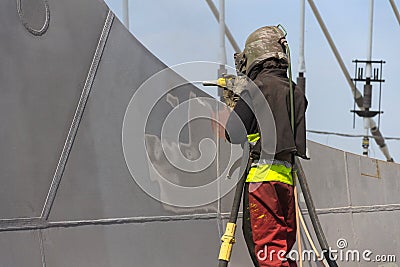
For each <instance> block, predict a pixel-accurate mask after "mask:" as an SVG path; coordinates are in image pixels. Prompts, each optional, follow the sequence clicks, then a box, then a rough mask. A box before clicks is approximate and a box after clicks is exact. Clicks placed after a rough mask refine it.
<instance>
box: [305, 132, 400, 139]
mask: <svg viewBox="0 0 400 267" xmlns="http://www.w3.org/2000/svg"><path fill="white" fill-rule="evenodd" d="M307 132H308V133H313V134H324V135H336V136H341V137H364V136H365V135H364V134H346V133H337V132H327V131H315V130H307ZM367 137H368V138H375V137H374V136H372V135H368V136H367ZM384 138H385V140H394V141H400V137H384Z"/></svg>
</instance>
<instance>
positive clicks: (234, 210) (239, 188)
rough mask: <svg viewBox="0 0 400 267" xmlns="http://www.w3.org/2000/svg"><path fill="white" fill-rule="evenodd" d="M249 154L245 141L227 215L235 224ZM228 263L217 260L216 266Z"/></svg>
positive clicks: (221, 266)
mask: <svg viewBox="0 0 400 267" xmlns="http://www.w3.org/2000/svg"><path fill="white" fill-rule="evenodd" d="M249 155H250V147H249V144H248V143H247V144H245V146H244V150H243V157H242V164H241V168H240V172H239V173H240V174H242V176H241V177H240V179H239V181H238V183H237V185H236V189H235V197H234V198H233V203H232V209H231V214H230V217H229V223H234V224H236V221H237V218H238V214H239V208H240V202H241V199H242V194H243V188H244V183H245V182H246V177H247V173H248V171H249V169H250V168H251V164H252V160H251V157H250V156H249ZM244 167H245V168H244ZM228 263H229V262H228V261H225V260H219V262H218V267H227V266H228Z"/></svg>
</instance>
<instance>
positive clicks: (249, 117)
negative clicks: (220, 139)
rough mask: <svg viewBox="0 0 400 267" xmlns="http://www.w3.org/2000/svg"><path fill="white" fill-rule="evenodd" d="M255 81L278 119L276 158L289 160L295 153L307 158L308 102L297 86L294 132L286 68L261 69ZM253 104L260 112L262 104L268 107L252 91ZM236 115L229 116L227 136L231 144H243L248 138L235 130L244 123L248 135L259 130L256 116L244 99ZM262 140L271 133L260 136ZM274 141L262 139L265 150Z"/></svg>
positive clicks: (274, 117) (237, 106)
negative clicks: (293, 129)
mask: <svg viewBox="0 0 400 267" xmlns="http://www.w3.org/2000/svg"><path fill="white" fill-rule="evenodd" d="M253 76H255V77H254V79H253V82H254V83H255V85H257V87H258V88H259V89H260V90H261V92H262V95H264V97H265V98H266V100H267V102H268V104H269V106H270V109H271V111H272V115H273V119H274V120H275V128H276V147H275V158H276V159H282V160H289V159H290V155H291V154H292V153H296V154H297V155H298V156H300V157H302V158H307V157H306V124H305V111H306V108H307V99H306V97H305V95H304V94H303V92H302V91H301V90H300V88H299V87H298V86H296V84H294V83H293V88H294V100H295V103H294V106H295V134H293V132H292V127H291V121H290V106H291V105H290V89H289V79H288V78H287V70H286V69H269V68H263V69H261V70H260V71H259V72H258V73H257V74H256V75H253ZM249 94H250V98H251V101H252V105H253V107H254V108H255V110H257V108H258V107H260V105H265V100H262V101H261V100H260V99H258V98H257V97H255V94H254V92H253V93H252V90H249ZM234 112H236V114H237V115H238V116H236V115H235V116H233V115H232V114H231V115H230V116H229V118H228V121H227V124H226V131H225V135H226V138H227V139H228V141H230V142H231V143H236V144H241V143H244V142H245V141H246V138H247V137H246V135H245V134H243V132H239V131H236V130H235V129H238V127H240V124H243V125H244V127H245V128H246V131H247V134H252V133H256V132H258V131H259V129H258V128H259V127H258V123H257V120H256V117H255V115H254V113H253V112H252V110H251V109H250V108H249V106H248V105H247V104H246V103H245V101H244V100H243V99H242V98H241V99H240V100H239V101H238V102H237V104H236V106H235V108H234ZM261 135H262V136H263V137H265V136H268V134H263V133H262V134H261ZM268 142H271V140H262V147H263V149H264V148H265V147H266V144H267V143H268Z"/></svg>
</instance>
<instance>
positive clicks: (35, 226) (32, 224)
mask: <svg viewBox="0 0 400 267" xmlns="http://www.w3.org/2000/svg"><path fill="white" fill-rule="evenodd" d="M229 216H230V213H221V219H224V220H226V219H229ZM238 217H240V218H241V217H243V214H242V212H239V216H238ZM215 219H218V215H217V213H205V214H187V215H172V216H147V217H145V216H143V217H128V218H110V219H95V220H78V221H58V222H49V221H45V220H42V219H41V220H37V221H26V222H20V223H18V224H17V223H15V224H0V232H11V231H28V230H39V229H48V228H70V227H79V226H88V225H120V224H141V223H155V222H176V221H197V220H215Z"/></svg>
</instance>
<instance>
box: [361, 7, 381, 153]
mask: <svg viewBox="0 0 400 267" xmlns="http://www.w3.org/2000/svg"><path fill="white" fill-rule="evenodd" d="M373 32H374V0H370V1H369V31H368V49H367V63H366V67H365V78H366V80H367V81H366V84H365V86H364V101H363V103H364V104H363V106H364V108H365V109H366V110H369V108H370V107H371V96H372V86H371V81H370V80H371V77H372V63H371V60H372V40H373ZM363 120H364V130H365V136H364V138H363V141H362V147H363V155H364V156H368V149H369V138H368V134H369V129H370V128H371V127H370V124H371V123H370V119H369V118H364V119H363ZM376 142H377V143H378V141H376Z"/></svg>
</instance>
